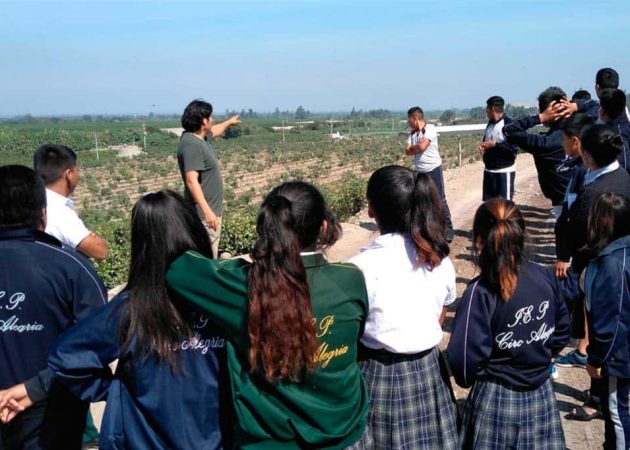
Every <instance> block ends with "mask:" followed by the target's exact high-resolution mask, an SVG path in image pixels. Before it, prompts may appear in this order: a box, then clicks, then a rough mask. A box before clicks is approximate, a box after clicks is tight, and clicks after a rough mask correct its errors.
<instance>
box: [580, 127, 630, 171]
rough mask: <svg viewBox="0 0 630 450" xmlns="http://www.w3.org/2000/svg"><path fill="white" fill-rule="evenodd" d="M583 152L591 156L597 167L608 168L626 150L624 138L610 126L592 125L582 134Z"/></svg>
mask: <svg viewBox="0 0 630 450" xmlns="http://www.w3.org/2000/svg"><path fill="white" fill-rule="evenodd" d="M581 143H582V151H584V152H586V153H588V154H589V155H590V156H591V159H592V160H593V162H594V163H595V164H596V165H597V167H598V168H599V167H606V166H607V165H609V164H611V163H612V162H613V161H615V160H616V159H617V156H618V155H619V154H620V153H621V152H622V151H623V149H624V142H623V138H622V137H621V135H620V134H617V133H615V132H614V131H613V130H612V129H611V128H610V127H609V126H608V125H602V124H597V125H592V126H590V127H588V128H586V129H585V130H584V131H583V132H582V136H581Z"/></svg>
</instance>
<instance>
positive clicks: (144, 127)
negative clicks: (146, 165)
mask: <svg viewBox="0 0 630 450" xmlns="http://www.w3.org/2000/svg"><path fill="white" fill-rule="evenodd" d="M142 134H143V137H144V151H145V153H146V151H147V126H146V125H145V124H144V123H143V124H142Z"/></svg>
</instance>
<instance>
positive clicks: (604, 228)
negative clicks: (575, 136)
mask: <svg viewBox="0 0 630 450" xmlns="http://www.w3.org/2000/svg"><path fill="white" fill-rule="evenodd" d="M629 235H630V201H629V200H628V198H627V197H624V196H622V195H618V194H614V193H604V194H601V195H600V196H599V197H598V198H597V199H596V200H595V203H594V204H593V207H592V209H591V212H590V215H589V220H588V244H589V249H590V250H591V252H593V254H596V255H597V256H596V257H595V258H594V259H593V260H592V261H591V262H590V264H589V265H588V267H587V269H586V275H585V282H584V290H585V293H586V311H587V322H588V325H589V335H590V342H589V346H588V349H587V353H588V355H587V364H586V370H587V371H588V374H589V375H590V376H591V377H592V378H593V379H598V380H600V383H599V387H600V400H601V407H602V413H603V415H604V423H605V433H604V438H605V441H604V448H605V449H620V448H624V449H625V448H628V447H629V446H630V413H629V410H628V397H629V396H630V287H629V284H628V283H629V282H630V236H629Z"/></svg>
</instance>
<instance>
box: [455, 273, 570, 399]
mask: <svg viewBox="0 0 630 450" xmlns="http://www.w3.org/2000/svg"><path fill="white" fill-rule="evenodd" d="M564 296H565V288H564V286H563V285H562V284H561V283H560V282H559V281H558V280H557V279H556V277H555V276H554V274H553V273H552V272H551V270H550V269H548V268H545V267H543V266H541V265H539V264H536V263H533V262H529V261H527V262H524V263H523V264H522V265H521V267H520V269H519V273H518V281H517V284H516V291H515V292H514V295H512V297H511V298H510V299H509V301H507V302H504V301H503V300H501V298H500V297H499V296H498V295H497V294H495V293H493V292H492V291H490V290H489V289H488V288H487V287H486V286H484V284H483V282H482V281H481V280H480V278H479V277H477V278H475V279H473V280H472V281H471V282H470V283H469V284H468V287H467V288H466V291H465V292H464V294H463V295H462V299H461V301H460V303H459V305H458V306H457V313H456V314H455V320H454V321H453V332H452V334H451V340H450V342H449V344H448V349H447V354H448V361H449V364H450V366H451V369H452V371H453V375H454V376H455V381H456V382H457V384H459V385H460V386H464V387H468V386H471V385H472V384H473V383H474V382H475V380H477V379H481V378H483V379H490V380H498V381H500V382H502V383H505V384H508V385H510V386H514V387H515V388H523V389H535V388H538V387H539V386H541V385H542V384H543V383H544V382H545V381H547V380H548V379H549V365H550V364H551V357H552V356H553V355H555V354H557V353H558V352H560V350H562V348H563V347H564V346H565V345H566V344H567V342H568V341H569V313H568V311H567V307H566V305H565V301H564Z"/></svg>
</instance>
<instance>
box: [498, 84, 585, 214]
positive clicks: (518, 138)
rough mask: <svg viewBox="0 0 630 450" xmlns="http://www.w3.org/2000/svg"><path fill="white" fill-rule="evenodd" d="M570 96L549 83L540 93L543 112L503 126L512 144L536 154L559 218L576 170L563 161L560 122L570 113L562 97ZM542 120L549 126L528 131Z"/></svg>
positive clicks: (541, 178) (541, 181) (544, 189)
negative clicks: (539, 130)
mask: <svg viewBox="0 0 630 450" xmlns="http://www.w3.org/2000/svg"><path fill="white" fill-rule="evenodd" d="M566 99H567V96H566V94H565V93H564V91H563V90H562V89H560V88H558V87H549V88H547V89H545V90H544V91H543V92H541V93H540V95H539V96H538V109H539V111H540V114H535V115H533V116H528V117H523V118H522V119H518V120H516V121H514V122H512V123H511V124H509V125H506V126H504V127H503V134H504V135H505V138H506V140H507V142H508V143H509V144H512V145H517V146H518V147H520V148H521V149H522V150H524V151H526V152H527V153H531V154H532V156H533V157H534V164H535V165H536V170H537V171H538V183H539V184H540V189H541V190H542V192H543V195H544V196H545V197H547V198H548V199H549V200H551V204H552V206H553V213H554V217H555V218H556V219H558V217H560V212H561V210H562V202H563V200H564V193H565V192H566V188H567V183H568V182H569V179H570V178H571V175H572V174H573V171H572V170H571V168H570V167H567V166H565V165H563V164H562V163H563V162H565V160H566V159H567V156H566V155H565V154H564V149H563V147H562V132H561V131H560V128H559V126H558V121H559V120H560V119H561V118H563V117H564V115H565V114H566V109H565V106H563V104H562V103H561V100H566ZM541 124H542V125H544V126H546V127H548V128H549V129H548V130H547V131H546V132H544V133H541V134H537V133H528V130H529V129H530V128H533V127H535V126H536V125H541Z"/></svg>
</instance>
